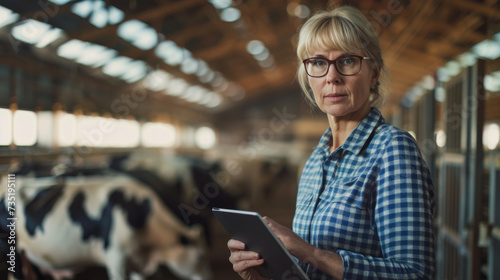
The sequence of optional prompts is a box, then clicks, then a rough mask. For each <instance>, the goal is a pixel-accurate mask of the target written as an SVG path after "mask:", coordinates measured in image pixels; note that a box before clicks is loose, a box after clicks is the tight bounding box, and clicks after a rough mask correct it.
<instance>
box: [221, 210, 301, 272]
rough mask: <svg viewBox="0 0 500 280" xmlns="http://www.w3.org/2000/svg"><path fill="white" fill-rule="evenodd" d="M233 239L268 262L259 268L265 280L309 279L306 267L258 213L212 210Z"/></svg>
mask: <svg viewBox="0 0 500 280" xmlns="http://www.w3.org/2000/svg"><path fill="white" fill-rule="evenodd" d="M212 212H213V213H214V215H215V217H217V219H218V220H219V221H220V222H221V224H222V225H223V226H224V228H225V229H226V231H227V232H228V233H229V235H230V236H231V238H233V239H236V240H239V241H241V242H243V243H245V244H246V247H247V248H246V250H249V251H254V252H257V253H259V254H260V256H261V257H262V258H263V259H264V263H263V264H262V265H259V266H257V267H255V269H256V270H257V272H258V273H259V274H260V275H261V276H262V277H265V278H269V279H274V280H278V279H279V280H281V279H297V280H309V278H308V277H307V275H306V274H305V273H304V271H303V270H302V268H301V267H300V266H299V265H298V264H297V262H296V261H295V260H294V259H293V257H292V255H290V253H289V252H288V250H287V249H286V248H285V246H283V243H281V241H280V240H279V239H278V237H276V235H275V234H274V233H273V231H272V230H271V229H270V228H269V226H268V225H267V224H266V222H265V221H264V220H263V219H262V216H261V215H260V214H259V213H257V212H252V211H242V210H233V209H222V208H212Z"/></svg>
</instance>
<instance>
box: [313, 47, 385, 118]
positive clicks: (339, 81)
mask: <svg viewBox="0 0 500 280" xmlns="http://www.w3.org/2000/svg"><path fill="white" fill-rule="evenodd" d="M346 54H348V53H345V52H343V51H324V50H314V52H312V55H311V57H323V58H327V59H329V60H335V59H337V58H339V57H340V56H344V55H346ZM352 54H354V55H362V54H358V53H352ZM368 61H369V60H362V62H361V70H360V71H359V73H358V74H356V75H353V76H344V75H341V74H340V73H339V72H337V69H335V66H334V65H333V64H331V65H330V66H329V70H328V74H326V75H325V76H323V77H320V78H313V77H308V79H309V85H310V86H311V89H312V90H313V93H314V98H315V100H316V104H318V107H319V108H320V109H321V111H323V112H325V113H326V114H328V115H331V116H332V117H335V118H342V119H356V118H357V117H359V116H362V117H364V116H365V115H366V114H367V113H368V112H369V110H370V100H369V96H370V87H371V86H374V85H375V83H376V82H377V78H378V77H377V73H375V71H374V70H373V69H372V68H371V67H370V65H369V62H368Z"/></svg>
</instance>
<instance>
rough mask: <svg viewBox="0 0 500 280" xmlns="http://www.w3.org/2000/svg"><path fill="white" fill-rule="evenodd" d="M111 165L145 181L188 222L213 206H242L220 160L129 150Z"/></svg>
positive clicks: (203, 215)
mask: <svg viewBox="0 0 500 280" xmlns="http://www.w3.org/2000/svg"><path fill="white" fill-rule="evenodd" d="M110 168H111V169H113V170H118V171H121V172H124V173H126V174H128V175H130V176H132V177H134V178H136V179H137V180H139V181H141V182H144V183H145V184H148V185H149V186H150V187H151V188H152V189H153V190H154V191H155V192H157V193H158V195H159V197H161V198H162V199H163V200H164V203H165V204H166V205H169V206H170V208H171V209H172V211H173V212H174V213H175V214H176V215H177V216H178V217H179V218H180V219H182V220H184V222H186V223H188V224H191V223H193V222H195V223H196V222H197V220H199V219H200V217H202V218H203V219H207V218H208V217H211V216H212V213H211V209H212V207H220V208H233V209H234V208H240V209H241V208H245V202H244V199H243V194H242V193H237V192H234V191H233V192H231V191H229V189H230V187H229V186H230V185H231V184H232V182H231V179H230V176H229V173H228V172H227V171H225V170H224V169H223V168H222V167H221V165H220V164H219V162H208V161H206V160H204V159H202V158H198V157H189V156H181V155H159V154H150V153H132V154H130V155H125V156H121V157H116V158H114V159H113V160H112V162H111V164H110ZM165 186H168V187H165Z"/></svg>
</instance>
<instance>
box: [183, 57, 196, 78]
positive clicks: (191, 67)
mask: <svg viewBox="0 0 500 280" xmlns="http://www.w3.org/2000/svg"><path fill="white" fill-rule="evenodd" d="M196 70H198V61H197V60H196V59H194V58H192V57H187V58H186V59H185V60H184V61H183V62H182V65H181V71H182V72H184V73H185V74H188V75H189V74H194V73H195V72H196Z"/></svg>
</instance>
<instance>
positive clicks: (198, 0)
mask: <svg viewBox="0 0 500 280" xmlns="http://www.w3.org/2000/svg"><path fill="white" fill-rule="evenodd" d="M202 4H206V1H205V0H184V1H177V2H174V3H172V4H162V5H159V6H156V7H155V8H152V9H149V10H146V11H142V12H138V13H132V12H126V11H124V12H125V18H124V20H123V21H122V22H125V21H127V20H129V19H137V20H140V21H143V22H149V21H153V20H155V19H158V18H161V17H166V16H168V15H172V14H176V13H180V12H182V11H184V10H187V9H189V8H191V7H194V6H198V5H202ZM119 25H120V24H114V25H108V26H105V27H104V28H95V29H93V30H85V31H81V32H79V33H74V34H69V35H70V37H73V38H77V39H80V40H83V41H92V40H95V39H97V38H100V37H103V36H105V35H107V34H109V33H114V35H116V30H117V29H118V26H119Z"/></svg>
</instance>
